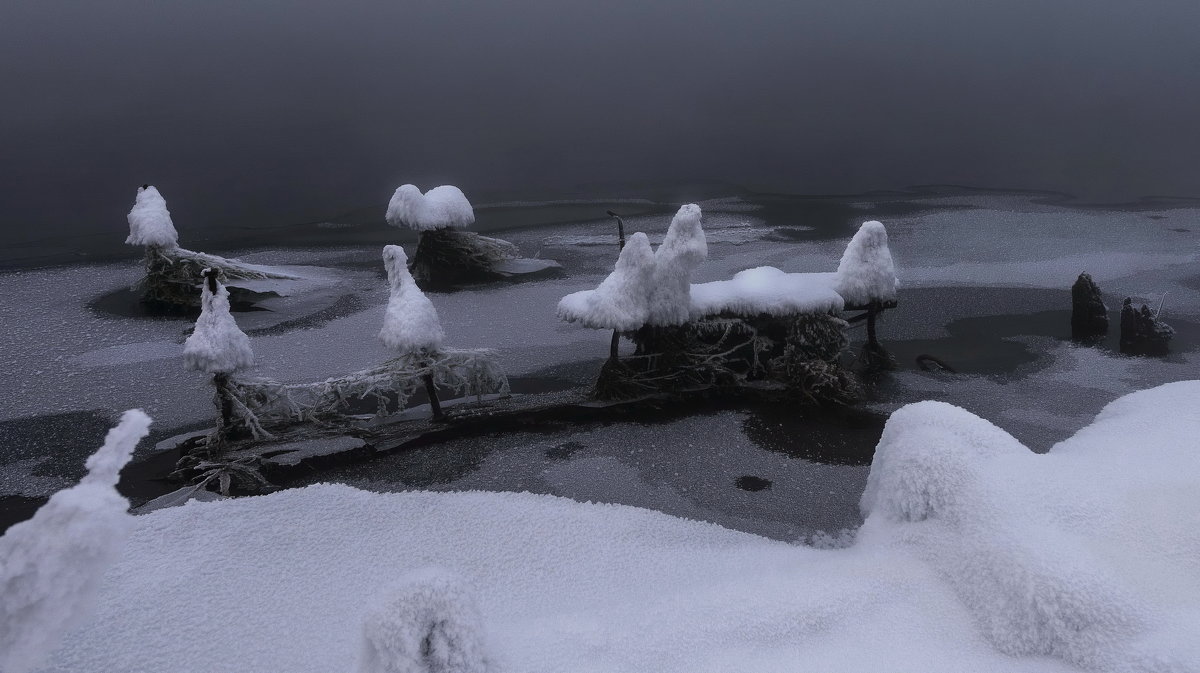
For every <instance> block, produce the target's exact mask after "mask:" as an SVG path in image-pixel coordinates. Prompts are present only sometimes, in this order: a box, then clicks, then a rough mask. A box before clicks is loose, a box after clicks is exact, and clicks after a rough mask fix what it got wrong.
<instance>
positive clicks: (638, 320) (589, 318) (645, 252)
mask: <svg viewBox="0 0 1200 673" xmlns="http://www.w3.org/2000/svg"><path fill="white" fill-rule="evenodd" d="M654 272H655V263H654V251H653V250H652V249H651V248H650V239H649V238H647V237H646V234H644V233H642V232H640V231H639V232H637V233H635V234H634V235H633V236H630V237H629V241H628V242H627V243H626V244H625V247H624V248H622V249H621V255H620V257H618V258H617V263H616V266H615V268H614V269H613V272H612V273H610V274H609V275H608V277H607V278H605V279H604V281H603V282H601V283H600V285H599V287H597V288H596V289H594V290H583V291H581V292H575V293H573V294H569V295H567V296H565V297H563V298H562V299H561V300H559V302H558V317H559V318H560V319H561V320H564V321H566V322H577V323H580V324H582V325H584V326H585V327H591V328H594V329H614V330H619V331H622V332H627V331H631V330H636V329H638V328H639V327H641V326H642V325H644V324H645V323H646V318H647V317H648V315H649V297H650V292H651V284H652V283H653V282H654Z"/></svg>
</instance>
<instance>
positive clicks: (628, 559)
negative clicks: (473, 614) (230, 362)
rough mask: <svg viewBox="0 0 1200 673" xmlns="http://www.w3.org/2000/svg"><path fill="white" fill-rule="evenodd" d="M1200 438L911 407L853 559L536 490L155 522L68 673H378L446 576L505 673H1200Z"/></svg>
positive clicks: (1181, 426)
mask: <svg viewBox="0 0 1200 673" xmlns="http://www.w3.org/2000/svg"><path fill="white" fill-rule="evenodd" d="M1197 433H1200V382H1186V383H1176V384H1171V385H1167V386H1163V387H1161V388H1156V389H1153V390H1150V391H1146V392H1142V393H1137V394H1134V395H1131V396H1129V397H1127V398H1124V399H1121V400H1118V401H1117V402H1114V403H1113V404H1111V405H1109V406H1108V407H1107V408H1106V409H1105V410H1104V412H1102V413H1101V414H1100V415H1099V417H1098V418H1097V420H1096V423H1095V424H1094V425H1093V426H1092V427H1091V428H1087V429H1084V430H1082V431H1081V432H1080V433H1079V434H1078V435H1077V436H1076V437H1074V438H1073V439H1070V440H1067V441H1065V442H1063V443H1061V444H1059V445H1058V446H1056V447H1054V448H1053V449H1052V450H1051V452H1050V453H1049V454H1046V455H1036V454H1033V453H1032V452H1030V451H1028V450H1027V449H1025V448H1024V447H1022V446H1021V445H1020V444H1018V443H1017V442H1016V441H1015V440H1013V439H1012V438H1011V437H1010V436H1008V435H1007V433H1005V432H1003V431H1002V430H1000V429H998V428H996V427H995V426H993V425H991V424H990V423H987V422H985V421H983V420H981V419H979V418H977V417H974V416H972V415H970V414H968V413H966V412H964V411H962V410H960V409H956V408H953V407H950V406H948V405H943V404H937V403H922V404H918V405H914V406H910V407H907V408H904V409H902V410H900V411H898V412H897V413H896V414H895V415H894V417H893V419H892V421H891V422H889V425H888V428H887V431H886V432H885V435H884V437H883V440H882V441H881V445H880V447H879V453H878V456H877V459H876V461H875V463H874V465H873V466H872V475H871V479H870V485H869V487H868V489H867V491H866V493H865V494H864V497H863V507H864V509H865V511H866V512H867V521H866V524H865V525H864V526H863V528H862V529H861V530H860V531H859V533H858V535H857V539H856V542H855V544H854V545H853V546H850V547H848V548H844V549H834V550H817V549H813V548H809V547H799V546H792V545H787V544H783V543H779V542H773V541H770V540H766V539H763V538H759V537H755V536H752V535H748V534H745V533H738V532H734V531H730V530H727V529H722V528H720V527H717V526H714V525H710V524H704V523H699V522H694V521H687V520H682V519H677V518H673V517H669V516H666V515H664V514H660V513H656V512H651V511H647V510H639V509H635V508H630V507H622V506H616V505H593V504H581V503H576V502H572V501H568V500H565V499H561V498H554V497H550V496H535V495H530V494H511V493H509V494H500V493H478V492H472V493H440V494H439V493H403V494H372V493H367V492H363V491H358V490H355V489H352V488H349V487H344V486H331V485H318V486H313V487H309V488H306V489H302V490H293V491H285V492H281V493H277V494H274V495H270V496H264V497H258V498H244V499H234V500H226V501H221V502H214V503H190V504H188V505H185V506H183V507H179V508H174V509H170V510H163V511H159V512H155V513H153V514H150V515H147V516H145V517H141V518H139V519H138V529H137V531H136V532H135V533H134V535H133V536H132V538H131V539H130V542H129V551H128V553H127V554H126V557H125V559H124V560H123V561H122V562H121V563H119V564H118V565H117V566H116V567H114V569H113V570H112V571H111V572H110V573H109V575H108V576H107V578H106V583H105V585H104V589H103V592H102V595H101V604H100V608H99V615H98V618H97V619H96V620H94V621H93V622H92V623H91V624H90V625H88V627H87V628H86V630H83V631H81V632H78V633H76V634H75V635H73V636H72V637H71V638H69V639H68V641H67V644H66V646H65V647H64V648H63V650H62V651H60V652H59V653H58V656H57V659H56V661H55V665H56V668H55V669H53V670H55V671H56V672H62V671H96V670H110V671H118V670H119V671H128V672H131V673H133V672H138V671H147V672H149V671H156V672H157V671H164V670H170V671H177V672H180V673H184V672H187V671H227V670H246V671H289V672H295V673H301V672H305V671H314V672H316V671H321V672H323V673H324V672H327V671H344V670H353V668H354V666H355V665H356V662H358V661H360V659H359V654H360V651H359V645H360V644H361V642H362V637H363V633H362V632H361V631H360V625H361V624H363V620H364V618H365V617H366V616H367V612H368V611H367V610H366V609H365V608H364V606H367V605H371V604H374V603H375V597H376V596H378V595H379V593H380V591H381V590H383V589H386V588H387V587H389V586H392V584H393V582H394V581H395V579H396V578H397V577H400V576H403V575H406V574H408V573H411V572H413V571H416V570H418V569H421V568H426V567H429V566H436V567H439V568H445V569H446V571H448V572H450V573H453V574H454V575H456V576H458V577H460V578H462V580H463V581H464V582H465V583H467V584H468V585H469V586H471V587H472V588H473V589H472V591H471V594H470V595H471V596H473V597H474V599H475V600H476V601H477V604H478V610H479V615H480V618H481V623H482V624H483V626H485V627H486V629H487V631H488V644H489V650H488V651H489V652H490V654H491V655H492V656H493V659H492V661H493V662H494V665H495V669H496V670H502V671H503V670H508V671H522V672H526V671H529V672H533V671H547V672H549V671H556V672H557V671H630V672H634V671H637V672H645V671H656V672H658V671H662V672H670V671H681V672H682V671H687V672H689V673H690V672H695V671H731V670H738V671H756V672H767V671H795V670H797V669H798V668H803V667H808V668H812V669H814V670H821V671H833V672H836V671H856V672H862V671H922V672H923V673H935V672H940V671H945V672H954V673H961V671H1003V672H1005V673H1008V672H1021V671H1029V672H1033V671H1038V672H1040V673H1046V672H1066V671H1074V672H1076V673H1077V672H1078V671H1079V670H1080V669H1081V668H1083V669H1086V670H1094V671H1156V672H1178V673H1184V672H1194V671H1196V670H1200V644H1197V642H1196V639H1195V638H1194V634H1195V633H1196V632H1197V631H1198V630H1200V499H1197V498H1196V497H1195V493H1196V490H1197V488H1198V487H1200V452H1197V451H1195V440H1194V438H1195V436H1196V435H1197ZM448 604H452V605H458V603H457V602H456V601H450V602H449V603H448ZM401 621H402V622H403V623H410V622H409V621H407V620H401ZM198 634H199V635H198Z"/></svg>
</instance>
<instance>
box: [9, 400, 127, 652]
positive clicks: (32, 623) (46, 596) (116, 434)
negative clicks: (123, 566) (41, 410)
mask: <svg viewBox="0 0 1200 673" xmlns="http://www.w3.org/2000/svg"><path fill="white" fill-rule="evenodd" d="M149 428H150V417H148V416H146V414H144V413H142V412H141V411H138V410H131V411H127V412H125V414H124V416H122V418H121V422H120V424H118V425H117V427H115V428H113V429H112V430H110V431H109V433H108V436H107V437H106V438H105V440H104V445H103V446H101V447H100V449H99V450H98V451H96V453H95V454H94V455H92V457H91V458H89V459H88V461H87V468H88V473H87V475H85V476H84V477H83V479H82V480H81V481H80V482H79V484H78V485H76V486H73V487H71V488H68V489H66V490H64V491H59V492H58V493H55V494H54V495H53V496H51V498H50V500H49V502H47V503H46V504H45V505H43V506H42V508H41V509H39V510H38V511H37V513H36V514H35V515H34V516H33V518H32V519H30V520H28V521H23V522H21V523H18V524H16V525H14V526H13V527H12V528H9V529H8V531H7V532H6V533H5V534H4V536H3V537H0V671H3V672H4V673H26V672H27V671H31V670H33V669H35V668H37V667H38V666H39V665H40V664H41V663H42V662H43V661H44V659H45V658H46V656H47V655H49V654H50V653H51V652H52V651H53V650H54V649H55V647H57V645H58V643H59V641H60V640H61V638H62V637H63V635H64V634H65V633H66V632H67V631H68V630H70V629H71V628H73V627H75V626H77V625H78V624H79V623H81V622H82V621H84V620H85V619H86V618H87V617H88V616H89V615H90V613H91V611H92V609H93V607H94V605H95V602H96V595H97V593H98V592H99V590H100V583H101V578H102V577H103V575H104V573H105V572H106V571H107V570H108V569H109V567H111V566H112V564H113V563H114V562H115V561H116V560H117V558H118V557H119V556H120V554H121V551H122V548H123V547H124V544H125V540H126V538H128V536H129V534H130V532H131V531H132V530H133V527H134V524H133V517H132V516H130V515H129V514H128V513H127V512H126V510H127V509H128V508H129V501H127V500H126V499H125V498H123V497H122V496H121V495H120V494H118V493H117V491H116V484H117V477H118V474H119V473H120V471H121V468H122V467H124V466H125V464H126V463H127V462H129V457H130V456H131V455H133V449H134V447H135V446H136V445H137V443H138V441H140V440H141V439H142V438H143V437H145V436H146V434H147V433H148V432H149Z"/></svg>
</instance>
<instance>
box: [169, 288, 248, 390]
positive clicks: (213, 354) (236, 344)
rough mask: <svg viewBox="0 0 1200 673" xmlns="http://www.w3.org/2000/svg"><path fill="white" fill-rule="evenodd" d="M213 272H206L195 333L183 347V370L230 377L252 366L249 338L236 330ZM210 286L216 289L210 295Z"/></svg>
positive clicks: (226, 296) (227, 294)
mask: <svg viewBox="0 0 1200 673" xmlns="http://www.w3.org/2000/svg"><path fill="white" fill-rule="evenodd" d="M215 273H216V271H214V270H212V269H205V270H204V276H205V282H204V287H203V288H202V289H201V293H202V294H201V296H200V317H199V318H197V319H196V329H195V330H194V331H193V332H192V335H191V336H189V337H188V338H187V341H185V342H184V344H183V366H184V367H186V368H188V369H191V370H195V371H202V372H208V373H210V374H229V373H231V372H234V371H237V370H239V369H242V368H243V367H249V366H250V365H252V364H254V351H252V350H250V338H249V337H247V336H246V334H245V333H244V332H242V330H240V329H238V326H237V322H235V321H234V319H233V316H232V315H230V313H229V290H226V289H225V286H224V285H221V284H220V283H218V282H217V281H216V279H215V278H209V276H210V275H211V274H215ZM210 285H213V286H215V287H216V292H213V291H212V289H211V288H210Z"/></svg>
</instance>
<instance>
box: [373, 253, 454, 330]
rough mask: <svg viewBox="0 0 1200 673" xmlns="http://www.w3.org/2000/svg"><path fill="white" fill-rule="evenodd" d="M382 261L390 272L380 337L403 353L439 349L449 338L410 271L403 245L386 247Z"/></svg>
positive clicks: (431, 304) (388, 272)
mask: <svg viewBox="0 0 1200 673" xmlns="http://www.w3.org/2000/svg"><path fill="white" fill-rule="evenodd" d="M383 264H384V266H385V267H387V275H388V291H389V295H388V305H387V312H386V313H385V314H384V316H383V329H381V330H380V331H379V339H380V340H381V341H383V343H384V344H385V345H386V346H387V347H388V348H392V349H394V350H397V351H400V352H401V353H411V352H417V351H436V350H437V349H439V348H441V347H442V342H443V341H444V340H445V338H446V334H445V332H444V331H443V330H442V324H441V322H440V321H438V314H437V310H436V309H435V308H434V307H433V303H432V302H430V301H429V298H428V297H426V296H425V293H423V292H421V289H420V288H419V287H417V283H416V281H415V280H413V277H412V274H411V273H409V271H408V257H407V256H405V254H404V248H401V247H400V246H398V245H388V246H385V247H384V248H383Z"/></svg>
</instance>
